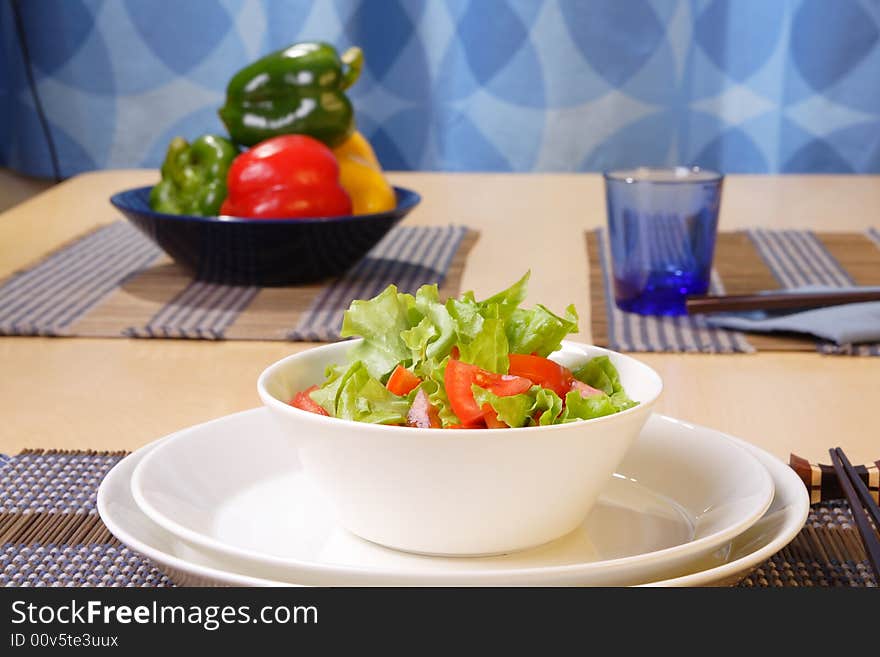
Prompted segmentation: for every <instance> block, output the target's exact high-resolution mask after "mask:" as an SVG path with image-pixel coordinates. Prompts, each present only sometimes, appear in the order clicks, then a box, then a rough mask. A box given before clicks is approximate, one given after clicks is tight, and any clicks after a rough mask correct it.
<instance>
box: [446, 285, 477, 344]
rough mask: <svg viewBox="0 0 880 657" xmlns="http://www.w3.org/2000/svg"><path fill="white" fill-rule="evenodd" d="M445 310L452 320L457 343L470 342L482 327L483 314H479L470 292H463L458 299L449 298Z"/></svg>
mask: <svg viewBox="0 0 880 657" xmlns="http://www.w3.org/2000/svg"><path fill="white" fill-rule="evenodd" d="M465 295H469V296H470V298H468V297H467V296H465ZM446 311H447V312H448V313H449V316H450V318H451V319H452V320H453V322H454V327H455V333H456V336H457V338H458V343H459V344H462V343H467V342H470V341H471V340H473V339H474V338H476V337H477V335H479V333H480V331H481V330H482V328H483V316H482V315H481V314H480V307H479V306H478V305H477V303H476V301H473V293H472V292H471V293H465V294H464V295H462V296H461V297H460V298H458V299H449V300H448V301H447V302H446Z"/></svg>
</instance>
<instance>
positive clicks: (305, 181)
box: [220, 135, 351, 219]
mask: <svg viewBox="0 0 880 657" xmlns="http://www.w3.org/2000/svg"><path fill="white" fill-rule="evenodd" d="M227 188H228V191H227V196H226V200H225V201H224V202H223V205H222V206H221V207H220V213H221V214H224V215H230V216H234V217H247V218H252V219H283V218H306V217H338V216H341V215H349V214H351V198H350V197H349V195H348V193H347V192H346V191H345V190H344V189H343V188H342V186H341V185H340V184H339V164H338V163H337V161H336V156H335V155H333V151H331V150H330V149H329V148H327V146H325V145H324V144H322V143H321V142H320V141H318V140H317V139H313V138H311V137H307V136H306V135H282V136H280V137H273V138H272V139H267V140H266V141H263V142H260V143H259V144H257V145H256V146H254V147H253V148H251V149H250V150H248V151H245V152H244V153H242V154H241V155H239V156H238V157H236V158H235V160H233V162H232V165H231V166H230V167H229V174H228V177H227Z"/></svg>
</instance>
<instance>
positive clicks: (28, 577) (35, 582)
mask: <svg viewBox="0 0 880 657" xmlns="http://www.w3.org/2000/svg"><path fill="white" fill-rule="evenodd" d="M124 456H125V452H95V451H76V452H73V451H46V450H26V451H24V452H22V453H21V454H18V455H16V456H12V457H7V456H2V455H0V585H2V586H145V587H152V586H173V585H174V582H173V581H172V580H171V578H170V577H168V576H167V575H166V574H165V573H163V572H162V571H161V570H160V569H159V568H158V567H156V565H155V564H153V563H152V562H151V561H150V560H149V559H146V558H144V557H142V556H141V555H139V554H137V553H136V552H133V551H131V550H129V549H128V548H127V547H125V546H124V545H122V544H120V543H119V541H117V540H116V539H115V538H114V537H113V536H112V535H111V534H110V532H109V531H108V530H107V528H106V527H105V526H104V524H103V523H102V522H101V519H100V517H99V516H98V513H97V509H96V496H97V492H98V486H99V485H100V482H101V480H102V479H103V478H104V476H105V475H106V474H107V472H109V471H110V469H111V468H112V467H113V466H114V465H115V464H116V463H117V462H118V461H119V460H121V459H122V458H123V457H124ZM876 585H877V582H876V581H875V580H874V577H873V574H872V573H871V570H870V566H869V565H868V562H867V559H866V555H865V552H864V548H863V547H862V545H861V543H860V540H859V538H858V532H857V530H856V529H855V528H854V526H853V523H852V516H851V515H850V512H849V508H848V506H847V504H846V502H841V501H834V500H832V501H826V502H822V503H820V504H815V505H813V507H812V509H811V512H810V516H809V519H808V520H807V524H806V526H805V527H804V529H803V531H801V532H800V533H799V534H798V536H796V537H795V539H794V540H793V541H792V542H791V543H790V544H789V545H788V546H787V547H785V548H784V549H783V550H781V551H780V552H778V553H777V554H776V555H774V556H773V557H772V558H771V559H769V560H767V561H766V562H764V563H762V564H761V565H759V566H758V567H757V568H756V569H755V570H754V571H752V573H751V574H749V575H748V576H747V577H745V578H744V579H743V580H742V581H740V583H739V586H759V587H779V586H876Z"/></svg>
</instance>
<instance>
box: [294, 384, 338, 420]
mask: <svg viewBox="0 0 880 657" xmlns="http://www.w3.org/2000/svg"><path fill="white" fill-rule="evenodd" d="M317 389H318V386H312V387H311V388H307V389H306V390H303V391H302V392H298V393H296V397H294V398H293V399H291V400H290V405H291V406H293V407H294V408H298V409H300V410H302V411H308V412H309V413H317V414H318V415H327V416H329V415H330V414H329V413H328V412H327V411H325V410H324V407H323V406H321V405H320V404H319V403H318V402H316V401H314V400H313V399H312V398H311V397H310V396H309V393H310V392H312V391H313V390H317Z"/></svg>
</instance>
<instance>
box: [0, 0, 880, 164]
mask: <svg viewBox="0 0 880 657" xmlns="http://www.w3.org/2000/svg"><path fill="white" fill-rule="evenodd" d="M0 3H2V4H0V76H2V77H0V165H5V166H10V167H13V168H15V169H18V170H20V171H23V172H26V173H29V174H34V175H38V176H50V175H52V164H51V159H50V156H49V151H48V148H47V143H46V139H45V136H44V133H43V131H42V130H41V125H40V121H39V120H38V115H37V113H36V111H35V105H34V99H33V98H32V95H31V93H30V91H29V88H28V85H27V78H26V76H25V67H24V63H23V60H22V56H21V49H20V45H19V42H18V39H17V36H16V31H15V22H14V20H13V12H12V10H11V4H10V0H0ZM19 5H20V7H21V12H22V15H23V24H24V31H25V34H26V39H27V44H28V46H29V49H30V55H31V60H32V65H33V70H34V75H35V81H36V87H37V89H38V95H39V97H40V98H41V100H42V104H43V106H44V108H45V113H46V115H47V119H48V124H49V129H50V131H51V135H52V137H53V140H54V143H55V147H56V149H57V153H58V160H59V163H60V169H61V174H62V175H63V176H70V175H73V174H76V173H78V172H81V171H86V170H90V169H100V168H108V167H140V166H148V167H153V166H157V165H158V164H159V163H160V161H161V159H162V156H163V154H164V151H165V147H166V144H167V143H168V141H169V140H170V139H171V137H173V136H174V135H178V134H180V135H184V136H186V137H189V138H191V137H195V136H196V135H198V134H200V133H203V132H208V131H220V130H222V126H221V124H220V122H219V120H218V118H217V114H216V110H217V108H218V107H219V106H220V104H221V100H222V97H223V91H224V87H225V83H226V81H227V79H228V78H229V77H230V76H231V75H232V74H233V73H234V72H235V71H236V70H237V69H238V68H240V67H241V66H243V65H245V64H246V63H248V62H250V61H252V60H254V59H256V58H257V57H259V56H261V55H262V54H264V53H267V52H269V51H271V50H273V49H277V48H280V47H283V46H285V45H287V44H289V43H291V42H294V41H297V40H305V39H320V40H326V41H329V42H331V43H334V44H335V45H337V46H338V47H339V48H340V49H342V48H345V47H348V46H349V45H352V44H357V45H360V46H362V47H363V49H364V51H365V53H366V62H367V63H366V68H365V71H364V75H363V77H362V78H361V80H360V81H359V82H358V84H357V85H356V86H355V87H354V88H353V90H352V92H351V95H352V97H353V100H354V103H355V107H356V111H357V120H358V124H359V127H360V129H361V131H362V132H363V133H364V134H365V135H366V136H367V137H368V138H369V139H370V140H371V141H372V142H373V144H374V145H375V148H376V150H377V152H378V155H379V157H380V159H381V160H382V162H383V164H384V166H385V167H387V168H390V169H441V170H489V171H593V170H600V169H603V168H607V167H616V166H624V165H626V166H629V165H634V164H643V163H644V164H664V163H665V164H673V163H685V164H699V165H702V166H705V167H710V168H715V169H720V170H722V171H726V172H755V173H762V172H880V1H878V0H732V1H729V0H678V1H676V0H580V1H578V0H543V1H541V0H335V1H334V0H320V1H305V0H298V1H288V2H283V1H272V0H223V1H216V0H186V1H185V2H184V1H179V0H173V1H172V0H23V1H21V2H20V3H19Z"/></svg>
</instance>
